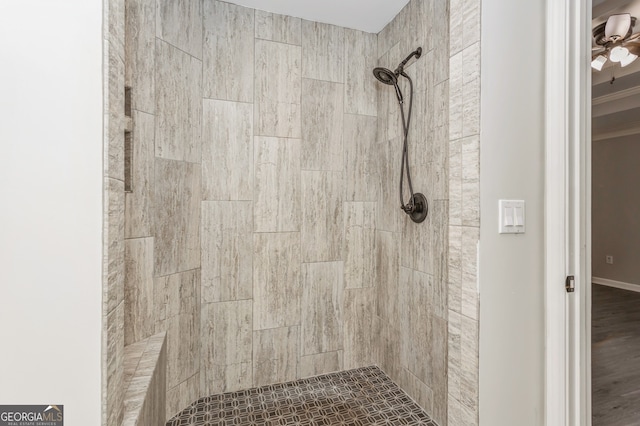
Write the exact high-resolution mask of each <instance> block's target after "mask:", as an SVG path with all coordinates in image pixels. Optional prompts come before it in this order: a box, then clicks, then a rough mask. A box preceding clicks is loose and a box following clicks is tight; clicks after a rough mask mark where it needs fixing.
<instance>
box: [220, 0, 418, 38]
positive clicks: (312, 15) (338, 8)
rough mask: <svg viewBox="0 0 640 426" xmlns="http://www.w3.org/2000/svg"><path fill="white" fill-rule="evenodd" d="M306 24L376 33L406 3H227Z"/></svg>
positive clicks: (255, 0) (307, 0) (374, 0)
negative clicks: (319, 24)
mask: <svg viewBox="0 0 640 426" xmlns="http://www.w3.org/2000/svg"><path fill="white" fill-rule="evenodd" d="M226 1H228V2H229V3H235V4H238V5H240V6H246V7H250V8H253V9H259V10H264V11H267V12H272V13H278V14H281V15H289V16H295V17H297V18H303V19H307V20H309V21H317V22H324V23H326V24H333V25H338V26H341V27H346V28H353V29H356V30H361V31H366V32H368V33H376V34H377V33H378V32H380V30H382V29H383V28H384V27H385V25H387V24H388V23H389V22H391V20H392V19H393V18H394V17H395V16H396V15H397V14H398V12H400V11H401V10H402V8H403V7H404V6H405V5H406V4H407V3H409V0H226Z"/></svg>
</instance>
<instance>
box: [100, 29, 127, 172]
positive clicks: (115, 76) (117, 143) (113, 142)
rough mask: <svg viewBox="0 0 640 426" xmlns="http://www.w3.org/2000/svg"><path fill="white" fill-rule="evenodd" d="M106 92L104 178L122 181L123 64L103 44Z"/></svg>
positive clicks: (108, 47) (118, 57) (110, 46)
mask: <svg viewBox="0 0 640 426" xmlns="http://www.w3.org/2000/svg"><path fill="white" fill-rule="evenodd" d="M103 46H104V61H105V63H106V64H108V65H106V68H105V71H106V77H107V86H106V87H105V90H106V91H107V93H106V96H105V97H104V113H105V114H104V123H103V124H104V128H105V138H106V140H107V142H108V143H105V144H104V159H105V164H104V176H105V177H110V178H113V179H118V180H124V78H125V77H124V62H123V60H122V57H121V56H119V55H118V53H117V52H116V49H114V47H113V46H112V45H111V44H110V43H109V42H107V41H105V42H104V44H103Z"/></svg>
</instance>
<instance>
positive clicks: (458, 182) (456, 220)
mask: <svg viewBox="0 0 640 426" xmlns="http://www.w3.org/2000/svg"><path fill="white" fill-rule="evenodd" d="M449 223H450V224H451V225H456V226H461V225H462V139H457V140H452V141H451V142H450V143H449Z"/></svg>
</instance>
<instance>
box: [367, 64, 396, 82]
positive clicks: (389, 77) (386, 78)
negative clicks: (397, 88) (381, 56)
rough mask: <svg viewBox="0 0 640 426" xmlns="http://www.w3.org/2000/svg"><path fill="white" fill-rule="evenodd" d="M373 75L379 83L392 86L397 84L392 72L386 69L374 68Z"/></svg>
mask: <svg viewBox="0 0 640 426" xmlns="http://www.w3.org/2000/svg"><path fill="white" fill-rule="evenodd" d="M373 75H374V76H375V78H377V79H378V80H379V81H380V82H381V83H384V84H389V85H393V84H396V83H397V82H398V77H397V76H396V75H395V74H394V73H393V71H391V70H388V69H386V68H381V67H378V68H374V69H373Z"/></svg>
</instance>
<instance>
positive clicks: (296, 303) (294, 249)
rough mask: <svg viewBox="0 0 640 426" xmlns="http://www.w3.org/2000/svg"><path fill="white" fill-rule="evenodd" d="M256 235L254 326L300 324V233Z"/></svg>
mask: <svg viewBox="0 0 640 426" xmlns="http://www.w3.org/2000/svg"><path fill="white" fill-rule="evenodd" d="M253 238H254V239H253V241H254V246H253V329H254V330H263V329H267V328H276V327H285V326H289V325H296V324H300V300H301V297H302V290H301V272H300V234H299V233H297V232H292V233H280V234H255V235H254V237H253Z"/></svg>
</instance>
